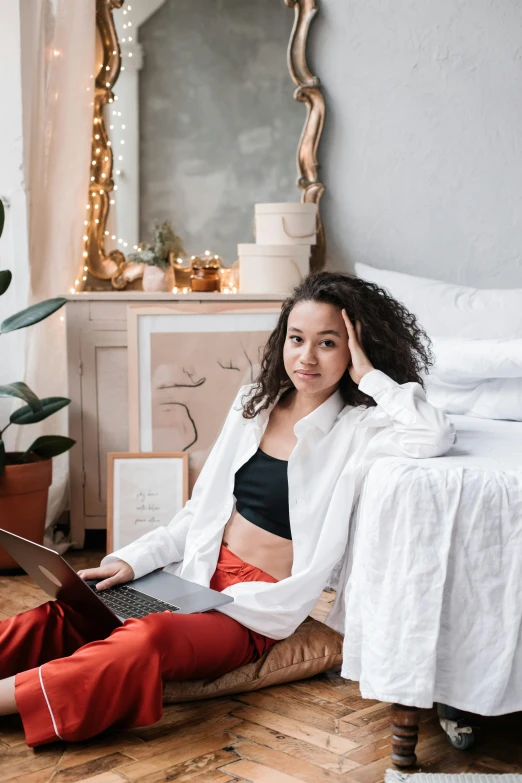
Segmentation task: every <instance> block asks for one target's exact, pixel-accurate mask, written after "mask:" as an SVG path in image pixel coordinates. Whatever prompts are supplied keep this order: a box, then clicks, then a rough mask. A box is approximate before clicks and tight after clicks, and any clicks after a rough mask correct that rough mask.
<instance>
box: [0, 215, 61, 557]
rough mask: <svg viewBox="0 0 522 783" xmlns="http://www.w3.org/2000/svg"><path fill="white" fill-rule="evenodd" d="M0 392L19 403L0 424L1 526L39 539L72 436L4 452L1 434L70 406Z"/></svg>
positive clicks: (56, 305) (25, 315)
mask: <svg viewBox="0 0 522 783" xmlns="http://www.w3.org/2000/svg"><path fill="white" fill-rule="evenodd" d="M3 227H4V206H3V204H2V201H1V200H0V236H1V235H2V230H3ZM11 278H12V275H11V272H9V271H7V270H3V271H0V296H1V295H2V294H4V293H5V292H6V291H7V289H8V288H9V285H10V283H11ZM66 301H67V300H66V299H64V298H63V297H57V298H55V299H48V300H46V301H45V302H40V303H39V304H35V305H32V306H31V307H27V308H26V309H25V310H22V311H21V312H19V313H16V314H15V315H12V316H10V317H9V318H6V319H5V320H4V321H3V322H2V323H0V334H5V333H6V332H12V331H14V330H15V329H23V328H24V327H26V326H31V324H35V323H38V321H43V320H44V318H47V317H48V316H50V315H52V313H54V312H56V311H57V310H59V309H60V307H63V305H64V304H65V302H66ZM0 397H14V398H16V399H18V400H21V401H22V402H23V403H24V404H23V405H22V406H21V407H20V408H17V409H16V410H15V411H13V413H12V414H11V416H10V418H9V421H8V422H7V424H6V425H5V426H4V427H3V428H2V425H1V424H0V527H2V528H4V530H9V531H10V532H11V533H16V534H17V535H20V536H23V537H24V538H28V539H30V540H31V541H35V542H36V543H39V544H41V543H42V541H43V536H44V527H45V517H46V513H47V497H48V494H49V487H50V485H51V482H52V458H53V457H56V456H57V455H58V454H62V453H63V452H64V451H68V449H70V448H71V447H72V446H73V445H74V443H75V441H74V440H72V439H71V438H66V437H64V436H63V435H43V436H41V437H39V438H36V440H35V441H33V443H32V444H31V445H30V446H29V448H28V449H26V451H24V452H7V451H6V449H5V444H4V439H3V436H4V433H5V431H6V430H7V428H8V427H10V426H11V425H12V424H20V425H26V424H35V423H36V422H39V421H42V420H43V419H46V418H47V417H48V416H51V415H52V414H53V413H56V411H59V410H60V409H61V408H64V407H65V406H66V405H69V403H70V400H69V399H67V398H66V397H45V398H42V399H39V398H38V397H37V396H36V394H35V393H34V392H33V391H32V390H31V389H30V388H29V386H27V385H26V384H25V383H22V382H15V383H9V384H7V385H5V386H1V385H0ZM16 567H17V563H16V562H15V561H14V560H13V559H12V558H11V557H10V556H9V555H8V554H7V552H6V551H5V550H4V549H2V548H1V547H0V569H2V570H4V569H11V568H16Z"/></svg>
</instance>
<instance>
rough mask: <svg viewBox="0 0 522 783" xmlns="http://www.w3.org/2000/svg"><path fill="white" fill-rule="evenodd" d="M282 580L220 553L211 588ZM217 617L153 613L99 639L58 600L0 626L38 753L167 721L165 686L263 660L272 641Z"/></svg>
mask: <svg viewBox="0 0 522 783" xmlns="http://www.w3.org/2000/svg"><path fill="white" fill-rule="evenodd" d="M254 581H259V582H277V579H274V577H272V576H270V575H269V574H266V573H265V572H264V571H261V570H260V569H258V568H255V567H254V566H251V565H249V564H248V563H245V562H243V560H241V559H240V558H239V557H237V555H234V554H233V553H232V552H230V551H229V550H228V549H227V548H226V547H224V546H221V550H220V553H219V562H218V564H217V566H216V571H215V573H214V575H213V577H212V580H211V582H210V587H212V589H214V590H218V591H221V590H224V589H225V588H226V587H228V586H229V585H233V584H236V583H237V582H254ZM275 641H276V640H274V639H269V638H267V637H265V636H262V635H261V634H258V633H256V632H255V631H251V630H249V629H248V628H246V627H245V626H244V625H241V623H238V622H237V621H236V620H233V619H232V618H231V617H228V616H227V615H225V614H223V613H221V612H219V611H217V610H211V611H208V612H198V613H196V614H185V615H184V614H171V613H170V612H162V613H159V614H150V615H147V616H146V617H143V618H141V619H132V620H126V621H125V622H124V624H123V625H122V626H120V627H118V628H116V629H115V630H114V631H113V632H112V633H111V634H110V635H109V636H108V637H106V638H100V635H99V632H98V633H97V630H96V622H95V618H89V617H84V616H82V615H81V614H79V613H78V612H76V611H75V610H73V609H71V608H70V607H68V606H67V605H65V604H64V603H62V602H61V601H49V602H48V603H45V604H43V605H42V606H39V607H37V608H36V609H31V610H30V611H28V612H23V613H22V614H19V615H16V616H15V617H12V618H9V619H8V620H4V621H2V622H0V679H2V678H4V677H10V676H12V675H16V677H15V700H16V704H17V707H18V709H19V711H20V715H21V718H22V722H23V726H24V731H25V737H26V741H27V744H28V745H30V746H31V747H34V746H36V745H43V744H45V743H46V742H54V741H55V740H57V739H62V740H68V741H79V740H85V739H88V738H89V737H92V736H94V735H95V734H98V733H99V732H101V731H103V730H104V729H106V728H108V727H109V726H115V727H117V728H131V727H136V726H148V725H150V724H152V723H155V722H156V721H157V720H159V719H160V718H161V715H162V712H163V708H162V686H163V682H162V681H163V679H170V680H197V679H203V678H205V679H214V678H216V677H219V676H220V675H222V674H225V673H226V672H229V671H231V670H232V669H237V668H238V667H240V666H243V665H244V664H246V663H250V662H251V661H255V660H257V659H258V658H259V657H261V655H263V653H264V652H266V651H267V650H268V649H269V648H270V647H271V646H272V645H273V644H275Z"/></svg>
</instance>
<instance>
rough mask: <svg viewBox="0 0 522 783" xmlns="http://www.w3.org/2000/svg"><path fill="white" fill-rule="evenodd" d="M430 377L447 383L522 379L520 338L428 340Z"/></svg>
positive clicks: (441, 338)
mask: <svg viewBox="0 0 522 783" xmlns="http://www.w3.org/2000/svg"><path fill="white" fill-rule="evenodd" d="M431 342H432V350H433V354H434V356H435V364H434V365H433V367H431V368H430V376H435V377H436V379H437V380H439V381H446V382H449V383H456V382H465V381H472V380H477V381H483V380H485V379H486V378H521V379H522V339H517V340H463V339H452V338H451V337H431Z"/></svg>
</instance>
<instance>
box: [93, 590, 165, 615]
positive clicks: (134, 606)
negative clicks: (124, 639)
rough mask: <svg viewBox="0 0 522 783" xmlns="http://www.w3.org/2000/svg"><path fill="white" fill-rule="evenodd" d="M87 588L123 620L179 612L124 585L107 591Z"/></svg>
mask: <svg viewBox="0 0 522 783" xmlns="http://www.w3.org/2000/svg"><path fill="white" fill-rule="evenodd" d="M89 587H90V588H91V590H92V591H93V592H94V593H96V595H97V596H98V598H101V600H102V601H103V603H104V604H105V605H106V606H108V607H109V609H111V610H112V611H113V612H114V614H116V615H118V617H123V618H124V619H125V620H126V619H128V618H130V617H145V615H147V614H154V613H157V612H176V611H178V610H179V606H174V605H173V604H166V603H165V602H164V601H160V600H159V599H157V598H150V597H149V596H148V595H145V594H144V593H139V592H138V591H137V590H133V589H132V587H127V586H126V585H116V587H109V588H108V589H107V590H97V589H96V585H93V584H90V585H89Z"/></svg>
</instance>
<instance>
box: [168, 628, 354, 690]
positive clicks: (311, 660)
mask: <svg viewBox="0 0 522 783" xmlns="http://www.w3.org/2000/svg"><path fill="white" fill-rule="evenodd" d="M342 652H343V637H342V636H341V634H339V633H337V631H334V630H333V629H332V628H329V627H328V626H327V625H325V624H324V623H320V622H319V621H318V620H314V619H313V618H312V617H307V618H306V620H305V621H304V622H303V623H301V625H300V626H299V627H298V628H296V630H295V631H294V633H293V634H292V636H289V637H288V638H287V639H282V640H281V641H279V642H277V643H276V644H274V645H273V646H272V647H271V648H270V649H269V650H268V652H266V653H265V654H264V655H263V656H262V657H261V658H259V660H257V661H255V662H254V663H247V664H246V665H245V666H241V667H240V668H239V669H235V670H234V671H231V672H228V673H227V674H223V675H222V676H221V677H218V678H217V679H215V680H185V681H184V682H177V681H176V680H167V681H165V682H164V684H163V701H164V703H165V704H172V703H175V702H181V701H195V700H197V699H210V698H212V697H214V696H226V695H228V694H231V693H244V692H245V691H255V690H257V689H258V688H266V687H267V686H268V685H277V684H280V683H282V682H292V681H295V680H304V679H306V678H307V677H313V676H314V674H320V672H324V671H327V669H332V668H333V667H334V666H340V664H341V662H342Z"/></svg>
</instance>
